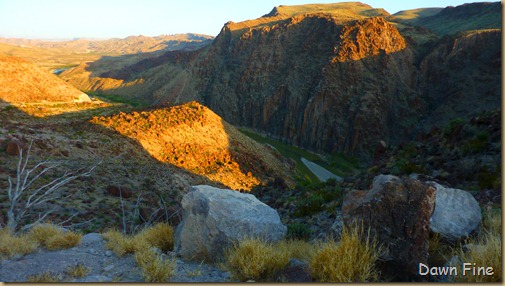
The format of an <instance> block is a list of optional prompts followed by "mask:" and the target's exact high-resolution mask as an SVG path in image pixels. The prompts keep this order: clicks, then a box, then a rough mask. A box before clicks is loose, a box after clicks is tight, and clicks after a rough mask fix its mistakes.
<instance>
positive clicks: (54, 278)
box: [26, 272, 63, 283]
mask: <svg viewBox="0 0 505 286" xmlns="http://www.w3.org/2000/svg"><path fill="white" fill-rule="evenodd" d="M61 280H63V275H61V274H60V273H53V272H45V273H42V274H36V275H30V276H28V277H26V282H29V283H55V282H61Z"/></svg>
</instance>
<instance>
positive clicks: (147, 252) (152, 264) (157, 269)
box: [135, 247, 175, 282]
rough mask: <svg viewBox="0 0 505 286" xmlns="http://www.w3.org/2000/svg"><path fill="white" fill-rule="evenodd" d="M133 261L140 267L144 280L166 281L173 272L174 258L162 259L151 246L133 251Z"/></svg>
mask: <svg viewBox="0 0 505 286" xmlns="http://www.w3.org/2000/svg"><path fill="white" fill-rule="evenodd" d="M135 261H136V262H137V265H138V266H139V267H140V268H141V269H142V276H143V277H144V280H145V281H146V282H166V281H167V280H168V279H169V278H170V277H172V276H173V274H174V269H175V259H167V260H165V259H163V256H162V255H159V254H157V253H156V252H155V251H154V250H153V249H152V248H149V247H142V248H138V249H137V251H136V252H135Z"/></svg>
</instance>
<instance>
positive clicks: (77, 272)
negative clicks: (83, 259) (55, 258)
mask: <svg viewBox="0 0 505 286" xmlns="http://www.w3.org/2000/svg"><path fill="white" fill-rule="evenodd" d="M90 271H91V269H89V268H88V267H86V266H84V265H82V264H77V265H75V266H70V267H68V268H67V270H65V272H66V273H67V274H68V275H70V276H72V277H75V278H82V277H84V276H86V275H88V274H89V273H90Z"/></svg>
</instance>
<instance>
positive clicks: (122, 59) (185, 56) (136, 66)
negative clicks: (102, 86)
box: [85, 46, 205, 81]
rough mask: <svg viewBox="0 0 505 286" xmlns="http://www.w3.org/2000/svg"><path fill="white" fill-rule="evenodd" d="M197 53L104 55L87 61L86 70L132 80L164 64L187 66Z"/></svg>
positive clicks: (95, 75)
mask: <svg viewBox="0 0 505 286" xmlns="http://www.w3.org/2000/svg"><path fill="white" fill-rule="evenodd" d="M204 47H205V46H204ZM197 54H198V50H195V51H187V50H175V51H155V52H148V53H138V54H130V55H122V56H103V57H101V58H100V59H98V60H96V61H93V62H90V63H87V64H86V68H85V70H86V71H87V72H90V73H91V74H90V77H98V78H111V79H116V80H124V81H132V80H135V79H138V78H139V77H138V76H139V75H141V74H142V72H144V71H146V70H148V69H151V68H155V67H158V66H160V65H162V64H171V65H179V66H181V65H182V66H185V65H187V64H188V63H189V61H191V60H192V59H194V57H195V56H196V55H197Z"/></svg>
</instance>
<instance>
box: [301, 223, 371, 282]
mask: <svg viewBox="0 0 505 286" xmlns="http://www.w3.org/2000/svg"><path fill="white" fill-rule="evenodd" d="M363 234H364V232H363V229H362V228H361V227H353V228H351V229H349V228H344V230H343V231H342V237H341V240H340V241H339V242H338V243H337V242H335V241H328V242H324V243H321V245H320V246H319V249H318V250H317V251H316V253H315V254H314V256H313V257H312V259H311V261H310V263H309V269H310V272H311V274H312V277H314V278H315V279H317V280H319V281H321V282H372V281H378V279H379V273H378V271H377V269H376V266H375V263H376V261H377V259H378V257H379V252H380V248H379V246H378V244H377V243H376V242H375V241H373V240H369V239H365V240H361V236H362V235H363ZM367 238H368V237H367Z"/></svg>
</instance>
